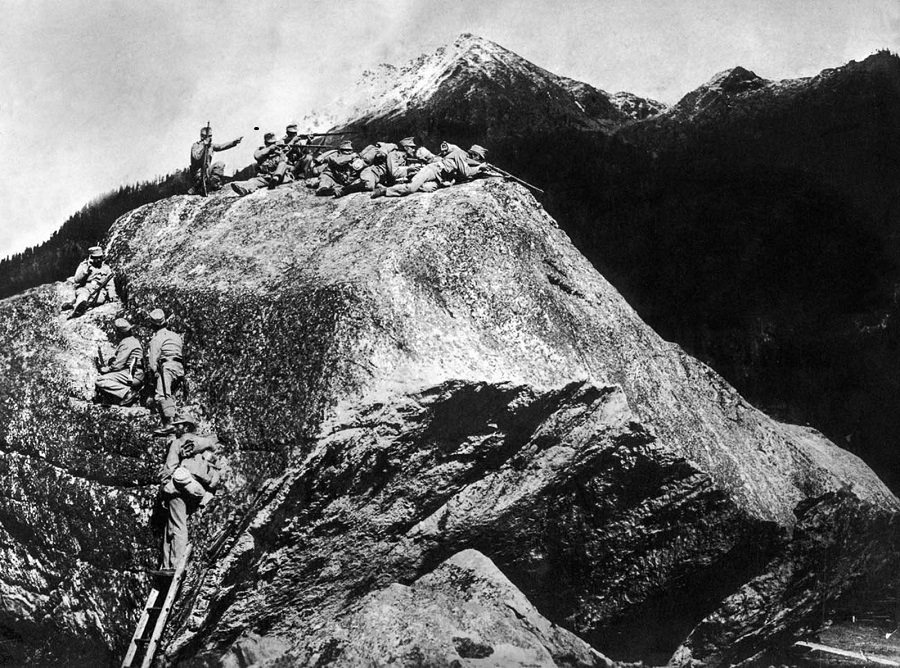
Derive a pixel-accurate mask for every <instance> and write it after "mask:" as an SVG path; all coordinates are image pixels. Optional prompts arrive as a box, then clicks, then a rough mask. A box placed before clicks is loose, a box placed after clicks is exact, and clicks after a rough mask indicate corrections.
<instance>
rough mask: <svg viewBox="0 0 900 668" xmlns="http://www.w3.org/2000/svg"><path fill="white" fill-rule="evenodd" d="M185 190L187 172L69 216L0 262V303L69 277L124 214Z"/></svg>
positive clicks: (103, 198) (127, 188)
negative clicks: (39, 240) (42, 239)
mask: <svg viewBox="0 0 900 668" xmlns="http://www.w3.org/2000/svg"><path fill="white" fill-rule="evenodd" d="M186 190H187V181H186V172H184V171H179V172H175V173H174V174H169V175H167V176H163V177H159V178H157V179H156V180H154V181H145V182H143V183H136V184H133V185H129V186H122V187H121V188H119V189H118V190H115V191H113V192H110V193H107V194H105V195H102V196H100V197H98V198H97V199H95V200H94V201H92V202H91V203H90V204H88V205H87V206H85V207H84V208H83V209H81V210H80V211H78V212H77V213H75V214H73V215H72V216H70V217H69V219H68V220H66V222H65V223H63V225H62V226H61V227H60V228H59V229H58V230H57V231H56V232H54V233H53V236H52V237H50V239H49V240H47V241H45V242H44V243H42V244H41V245H39V246H33V247H31V248H28V249H26V250H25V251H23V252H21V253H16V254H15V255H12V256H9V257H7V258H5V259H4V260H2V261H0V299H2V298H4V297H9V296H10V295H13V294H16V293H17V292H21V291H22V290H25V289H27V288H31V287H34V286H36V285H40V284H42V283H47V282H50V281H59V280H62V279H64V278H66V277H67V276H71V275H72V274H73V273H74V271H75V267H76V266H77V264H78V262H79V261H80V260H81V259H82V258H83V257H84V255H85V253H86V251H87V249H88V247H90V246H93V245H95V244H98V243H100V242H101V241H102V240H103V237H104V236H105V235H106V232H107V231H108V230H109V228H110V226H111V225H112V224H113V223H114V222H115V221H116V219H117V218H118V217H119V216H121V215H122V214H123V213H125V212H127V211H130V210H131V209H134V208H135V207H138V206H141V205H143V204H147V203H149V202H155V201H157V200H160V199H164V198H166V197H169V196H171V195H175V194H178V193H183V192H185V191H186Z"/></svg>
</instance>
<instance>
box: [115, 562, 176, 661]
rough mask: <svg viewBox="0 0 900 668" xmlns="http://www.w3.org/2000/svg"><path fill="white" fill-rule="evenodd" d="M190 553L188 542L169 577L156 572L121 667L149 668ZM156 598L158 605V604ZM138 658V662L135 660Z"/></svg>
mask: <svg viewBox="0 0 900 668" xmlns="http://www.w3.org/2000/svg"><path fill="white" fill-rule="evenodd" d="M190 556H191V546H190V545H188V546H187V548H186V549H185V551H184V556H183V557H182V558H181V561H179V562H178V564H177V565H176V566H175V572H174V573H173V574H172V575H171V576H169V575H157V576H155V577H154V578H153V584H152V586H151V587H150V595H149V596H148V597H147V604H146V605H145V606H144V612H143V613H142V614H141V618H140V619H139V620H138V624H137V628H136V629H135V630H134V635H133V636H132V637H131V644H130V645H129V646H128V652H127V653H126V654H125V658H124V659H123V660H122V668H133V667H134V666H138V665H140V667H141V668H150V662H151V661H153V655H154V654H156V646H157V645H158V644H159V639H160V637H161V636H162V632H163V629H164V628H165V627H166V620H167V619H168V618H169V613H170V612H171V611H172V604H174V603H175V597H176V596H177V595H178V588H179V587H180V586H181V580H182V578H184V567H185V564H187V561H188V558H189V557H190ZM160 600H161V601H162V604H160V603H159V601H160ZM139 659H140V664H138V663H137V661H138V660H139Z"/></svg>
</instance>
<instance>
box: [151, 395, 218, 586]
mask: <svg viewBox="0 0 900 668" xmlns="http://www.w3.org/2000/svg"><path fill="white" fill-rule="evenodd" d="M172 426H173V427H174V429H175V435H174V436H173V437H172V439H171V441H170V442H169V449H168V454H167V455H166V462H165V464H163V467H162V471H161V478H162V483H163V486H162V493H163V498H164V501H165V503H166V506H167V508H168V510H169V519H168V521H167V522H166V532H165V536H164V538H163V560H162V561H163V563H162V571H161V572H173V571H174V569H175V567H176V565H177V564H178V562H179V561H180V559H181V557H182V555H183V554H184V550H185V548H186V547H187V543H188V524H187V520H188V515H189V514H191V513H193V512H194V511H195V510H197V509H198V508H202V507H203V506H205V505H206V504H207V503H208V502H209V500H210V499H212V496H213V492H214V491H215V490H216V488H217V487H218V486H219V482H220V480H221V470H220V465H219V461H218V455H217V453H218V451H219V449H220V446H219V439H218V438H217V437H216V435H215V434H208V435H205V436H201V435H199V434H197V433H195V431H196V429H197V420H196V419H195V418H194V417H193V416H192V415H191V414H190V413H188V412H187V411H184V412H182V413H180V414H179V415H176V416H175V419H174V420H172Z"/></svg>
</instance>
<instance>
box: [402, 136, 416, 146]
mask: <svg viewBox="0 0 900 668" xmlns="http://www.w3.org/2000/svg"><path fill="white" fill-rule="evenodd" d="M400 146H403V147H404V148H415V147H416V140H415V139H414V138H413V137H404V138H403V139H401V140H400Z"/></svg>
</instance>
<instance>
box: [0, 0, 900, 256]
mask: <svg viewBox="0 0 900 668" xmlns="http://www.w3.org/2000/svg"><path fill="white" fill-rule="evenodd" d="M0 16H2V18H3V21H2V25H0V157H2V164H3V167H2V169H0V257H4V256H6V255H7V254H9V253H13V252H17V251H20V250H22V249H23V248H25V247H26V246H29V245H34V244H37V243H39V242H41V241H43V240H45V239H46V238H48V237H49V236H50V234H51V233H52V232H53V231H54V230H56V229H57V228H58V227H59V226H60V225H61V224H62V223H63V222H64V220H65V219H66V218H67V217H68V216H69V215H70V214H72V213H74V212H75V211H76V210H78V209H79V208H80V207H81V206H83V205H84V204H86V203H87V202H88V201H90V200H91V199H93V198H95V197H96V196H98V195H100V194H102V193H104V192H106V191H108V190H111V189H113V188H115V187H117V186H119V185H121V184H125V183H132V182H135V181H140V180H146V179H150V178H152V177H154V176H156V175H159V174H165V173H168V172H172V171H174V170H176V169H179V168H181V167H184V166H186V164H187V160H188V151H189V148H190V144H191V143H192V142H193V141H195V139H196V137H197V134H198V131H199V128H200V126H201V125H204V124H205V122H206V121H207V120H210V121H212V124H213V128H214V131H215V135H216V139H217V140H220V141H224V140H226V139H230V138H232V137H234V136H237V135H244V137H245V141H244V143H243V144H241V146H239V147H238V148H237V149H233V150H232V151H230V152H228V153H223V154H221V157H222V158H223V159H225V160H226V163H227V165H228V170H229V172H231V171H233V170H234V169H237V168H240V167H242V166H244V165H246V164H247V163H249V162H250V160H251V153H252V151H253V148H254V147H255V146H257V145H258V144H259V143H260V136H259V135H260V133H257V132H253V130H252V127H253V126H255V125H258V126H261V127H263V129H266V128H272V129H274V130H276V131H282V130H283V129H284V125H285V124H286V122H287V121H288V120H290V119H292V118H299V117H302V116H303V115H304V114H305V113H307V112H310V111H312V110H314V109H315V108H317V107H319V106H322V105H324V104H325V103H326V102H328V101H329V100H331V99H332V98H334V97H337V96H339V95H340V94H342V93H343V92H344V91H345V90H346V89H347V88H348V87H350V86H352V85H353V83H354V82H355V81H356V80H357V78H358V77H359V74H360V73H361V72H362V71H363V70H364V69H366V68H369V67H373V66H374V65H377V64H378V63H380V62H391V63H394V64H401V63H402V62H404V61H405V60H408V59H409V58H412V57H414V56H417V55H419V54H420V53H423V52H427V51H431V50H433V49H435V48H436V47H438V46H440V45H441V44H445V43H447V42H451V41H453V39H454V38H455V37H456V36H457V35H458V34H459V33H461V32H472V33H475V34H477V35H481V36H482V37H486V38H488V39H491V40H493V41H495V42H498V43H499V44H501V45H503V46H505V47H506V48H508V49H510V50H512V51H515V52H516V53H518V54H519V55H521V56H523V57H525V58H528V59H529V60H531V61H533V62H535V63H537V64H538V65H540V66H542V67H545V68H546V69H549V70H551V71H553V72H556V73H558V74H564V75H567V76H570V77H573V78H576V79H581V80H583V81H587V82H588V83H591V84H593V85H595V86H598V87H600V88H603V89H605V90H607V91H610V92H615V91H619V90H629V91H632V92H635V93H638V94H641V95H645V96H649V97H653V98H656V99H659V100H662V101H664V102H669V103H672V102H675V101H677V100H678V98H680V97H681V96H682V95H683V94H684V93H686V92H688V91H689V90H691V89H692V88H695V87H696V86H697V85H699V84H701V83H703V82H704V81H706V80H707V79H709V78H710V77H711V76H712V75H713V74H714V73H715V72H717V71H720V70H723V69H726V68H728V67H732V66H734V65H738V64H740V65H743V66H744V67H747V68H749V69H751V70H753V71H755V72H756V73H757V74H759V75H760V76H763V77H767V78H774V79H778V78H788V77H796V76H809V75H812V74H815V73H817V72H818V71H820V70H822V69H824V68H826V67H834V66H837V65H841V64H843V63H844V62H846V61H848V60H851V59H856V60H860V59H862V58H865V57H866V56H867V55H869V54H871V53H872V52H874V51H875V50H877V49H879V48H890V49H891V50H893V51H898V50H900V0H856V1H855V2H849V1H848V0H752V1H749V2H748V0H685V1H680V2H676V1H674V0H673V1H669V2H666V1H662V0H659V1H647V2H641V1H640V0H579V1H576V0H563V1H559V2H536V1H535V2H506V1H504V0H475V1H470V0H453V1H451V2H447V0H440V1H438V2H432V1H431V0H365V1H359V2H357V1H356V0H334V1H333V2H330V3H324V2H299V1H298V2H289V1H288V0H280V1H274V0H273V1H265V0H240V1H230V0H225V1H211V0H210V1H207V2H191V1H190V0H177V1H176V0H173V1H171V2H152V1H147V0H143V1H141V2H136V1H131V0H129V1H126V0H122V1H120V2H103V1H100V0H89V1H85V2H81V1H78V0H66V1H64V2H63V1H60V0H55V1H54V2H40V1H36V0H21V1H12V0H0Z"/></svg>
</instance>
